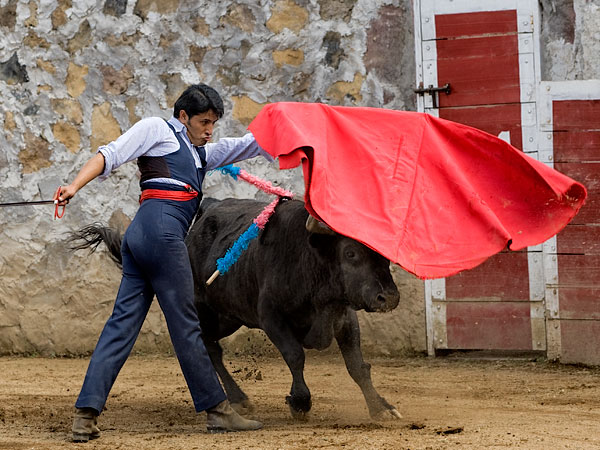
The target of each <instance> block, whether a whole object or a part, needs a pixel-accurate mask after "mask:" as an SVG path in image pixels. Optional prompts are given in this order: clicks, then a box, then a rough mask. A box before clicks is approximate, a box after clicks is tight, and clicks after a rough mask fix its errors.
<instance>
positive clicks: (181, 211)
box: [75, 199, 226, 413]
mask: <svg viewBox="0 0 600 450" xmlns="http://www.w3.org/2000/svg"><path fill="white" fill-rule="evenodd" d="M197 203H198V202H197V200H191V201H188V202H178V201H174V200H159V199H148V200H145V201H144V202H143V203H142V205H141V206H140V209H139V210H138V212H137V214H136V216H135V218H134V220H133V221H132V222H131V224H130V225H129V227H128V228H127V232H126V233H125V236H124V237H123V244H122V247H121V253H122V256H123V278H122V280H121V286H120V287H119V293H118V294H117V299H116V300H115V306H114V309H113V312H112V315H111V316H110V318H109V319H108V321H107V322H106V325H105V326H104V329H103V331H102V334H101V335H100V338H99V340H98V343H97V344H96V348H95V350H94V353H93V354H92V358H91V360H90V364H89V367H88V370H87V373H86V376H85V380H84V382H83V387H82V388H81V393H80V394H79V398H78V399H77V402H76V403H75V406H76V407H77V408H85V407H88V408H94V409H95V410H96V411H98V413H100V412H102V409H103V408H104V404H105V403H106V399H107V398H108V394H109V392H110V389H111V388H112V386H113V384H114V382H115V379H116V378H117V375H118V373H119V371H120V370H121V367H123V364H124V363H125V361H126V359H127V357H128V356H129V353H130V352H131V349H132V348H133V344H134V343H135V340H136V338H137V336H138V334H139V332H140V329H141V327H142V324H143V323H144V319H145V318H146V315H147V313H148V309H149V308H150V304H151V303H152V300H153V298H154V295H155V294H156V298H157V299H158V303H159V305H160V308H161V309H162V312H163V314H164V316H165V319H166V322H167V327H168V329H169V334H170V336H171V342H172V343H173V347H174V349H175V354H176V355H177V359H178V360H179V364H180V366H181V370H182V372H183V375H184V377H185V380H186V382H187V385H188V388H189V390H190V393H191V395H192V400H193V402H194V407H195V408H196V411H198V412H200V411H204V410H206V409H208V408H210V407H212V406H215V405H216V404H218V403H220V402H221V401H223V400H225V398H226V396H225V393H224V392H223V388H222V387H221V384H220V383H219V379H218V376H217V374H216V372H215V369H214V367H213V365H212V363H211V361H210V358H209V356H208V353H207V352H206V348H205V347H204V343H203V341H202V337H201V330H200V324H199V321H198V315H197V312H196V309H195V307H194V280H193V275H192V268H191V265H190V260H189V256H188V253H187V248H186V246H185V243H184V238H185V235H186V233H187V230H188V228H189V224H190V223H191V220H192V218H193V215H194V212H195V206H196V205H197Z"/></svg>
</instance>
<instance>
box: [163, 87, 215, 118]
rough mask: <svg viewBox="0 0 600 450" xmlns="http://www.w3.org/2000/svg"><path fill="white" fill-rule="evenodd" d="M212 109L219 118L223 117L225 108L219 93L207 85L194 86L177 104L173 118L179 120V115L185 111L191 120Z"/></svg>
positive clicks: (184, 92)
mask: <svg viewBox="0 0 600 450" xmlns="http://www.w3.org/2000/svg"><path fill="white" fill-rule="evenodd" d="M211 109H212V110H213V111H214V112H215V114H216V115H217V117H219V118H221V117H223V113H224V112H225V107H224V106H223V100H222V99H221V96H220V95H219V93H218V92H217V91H215V90H214V89H213V88H211V87H210V86H207V85H206V84H192V85H191V86H189V87H188V88H187V89H186V90H185V91H183V93H182V94H181V95H180V96H179V98H178V99H177V101H176V102H175V106H174V108H173V116H174V117H176V118H179V113H180V112H181V110H184V111H185V112H186V113H187V115H188V116H190V118H191V117H193V116H195V115H196V114H201V113H204V112H207V111H209V110H211Z"/></svg>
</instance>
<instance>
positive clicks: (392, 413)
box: [371, 408, 402, 422]
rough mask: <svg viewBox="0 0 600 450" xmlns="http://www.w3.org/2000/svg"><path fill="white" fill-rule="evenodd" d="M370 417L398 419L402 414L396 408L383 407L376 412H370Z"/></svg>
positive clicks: (378, 419)
mask: <svg viewBox="0 0 600 450" xmlns="http://www.w3.org/2000/svg"><path fill="white" fill-rule="evenodd" d="M371 417H372V418H373V419H374V420H377V421H380V422H381V421H385V420H398V419H402V414H400V413H399V412H398V410H397V409H396V408H390V409H384V410H381V411H379V412H378V413H376V414H372V415H371Z"/></svg>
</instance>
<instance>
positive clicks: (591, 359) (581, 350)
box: [560, 320, 600, 365]
mask: <svg viewBox="0 0 600 450" xmlns="http://www.w3.org/2000/svg"><path fill="white" fill-rule="evenodd" d="M560 334H561V342H562V344H561V347H562V348H561V358H560V360H561V362H563V363H584V364H594V365H598V364H600V339H598V336H600V321H598V320H561V321H560Z"/></svg>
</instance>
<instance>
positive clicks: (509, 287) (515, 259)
mask: <svg viewBox="0 0 600 450" xmlns="http://www.w3.org/2000/svg"><path fill="white" fill-rule="evenodd" d="M527 264H528V262H527V253H526V252H503V253H499V254H497V255H494V256H492V257H491V258H489V259H488V260H487V261H486V262H484V263H483V264H481V265H480V266H478V267H475V268H474V269H471V270H465V271H464V272H461V273H459V274H457V275H454V276H452V277H449V278H446V300H448V301H465V300H466V301H473V300H479V301H495V302H498V301H529V278H528V276H527V273H528V270H527Z"/></svg>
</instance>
